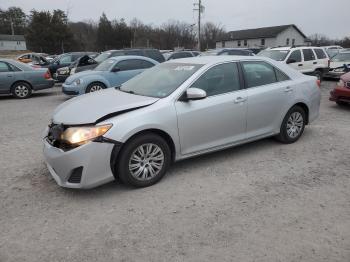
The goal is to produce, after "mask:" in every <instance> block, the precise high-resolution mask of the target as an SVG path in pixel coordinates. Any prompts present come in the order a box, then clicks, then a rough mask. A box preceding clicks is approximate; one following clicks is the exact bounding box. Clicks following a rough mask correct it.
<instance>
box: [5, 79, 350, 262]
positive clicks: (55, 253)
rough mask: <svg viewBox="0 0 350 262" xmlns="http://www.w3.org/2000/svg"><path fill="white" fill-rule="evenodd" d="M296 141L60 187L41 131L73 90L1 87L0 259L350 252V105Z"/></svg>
mask: <svg viewBox="0 0 350 262" xmlns="http://www.w3.org/2000/svg"><path fill="white" fill-rule="evenodd" d="M334 85H335V82H324V83H323V86H322V92H323V100H322V107H321V116H320V118H319V119H318V120H317V121H316V122H315V123H313V124H312V125H311V126H308V127H307V129H306V131H305V133H304V136H303V137H302V138H301V140H299V142H297V143H295V144H292V145H282V144H279V143H277V142H275V141H274V140H273V139H265V140H262V141H259V142H254V143H251V144H248V145H244V146H240V147H237V148H233V149H229V150H225V151H223V152H219V153H215V154H210V155H206V156H201V157H198V158H195V159H191V160H186V161H183V162H180V163H177V164H176V165H174V166H173V167H172V168H171V170H170V172H169V173H168V175H167V176H166V177H164V179H163V180H162V181H161V182H160V183H159V184H157V185H155V186H153V187H149V188H145V189H137V190H136V189H132V188H127V187H125V186H122V185H118V184H116V183H110V184H108V185H105V186H102V187H99V188H97V189H94V190H89V191H76V190H67V189H63V188H60V187H58V186H57V185H56V183H55V182H54V180H53V179H52V178H51V177H50V176H49V173H48V171H47V169H46V167H45V165H44V163H43V157H42V152H41V148H42V143H41V140H40V137H41V133H42V131H43V129H44V127H45V126H46V124H47V123H48V121H49V119H50V115H51V114H52V112H53V110H54V108H55V107H56V106H57V105H59V104H60V103H62V102H63V101H65V100H66V99H67V98H66V97H65V96H63V95H62V94H61V93H60V90H59V88H54V89H52V90H49V91H43V92H41V93H37V94H35V95H34V96H33V97H32V98H31V99H28V100H23V101H20V100H15V99H13V98H10V97H0V123H1V125H0V147H1V157H0V179H1V183H0V200H1V201H0V261H1V262H5V261H6V262H8V261H14V262H18V261H35V262H38V261H50V262H54V261H70V262H71V261H243V262H244V261H259V262H261V261H262V262H265V261H266V262H274V261H315V262H321V261H326V262H336V261H342V262H349V261H350V151H349V148H350V139H349V133H350V107H347V108H340V107H338V106H337V105H336V104H334V103H331V102H329V101H328V93H329V90H330V89H331V88H332V87H333V86H334Z"/></svg>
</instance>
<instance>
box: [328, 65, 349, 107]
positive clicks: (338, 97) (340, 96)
mask: <svg viewBox="0 0 350 262" xmlns="http://www.w3.org/2000/svg"><path fill="white" fill-rule="evenodd" d="M329 100H331V101H335V102H336V103H337V104H338V105H345V104H350V72H349V73H346V74H344V75H342V76H341V77H340V81H339V82H338V84H337V86H336V87H335V88H334V89H333V91H331V97H330V98H329Z"/></svg>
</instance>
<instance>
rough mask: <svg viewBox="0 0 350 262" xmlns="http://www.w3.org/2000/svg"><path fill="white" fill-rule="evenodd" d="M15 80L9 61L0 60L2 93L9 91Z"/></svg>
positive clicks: (0, 89)
mask: <svg viewBox="0 0 350 262" xmlns="http://www.w3.org/2000/svg"><path fill="white" fill-rule="evenodd" d="M14 81H15V80H14V73H13V71H12V69H11V68H10V66H9V65H8V63H6V62H2V61H0V93H8V92H9V91H10V88H11V85H12V83H13V82H14Z"/></svg>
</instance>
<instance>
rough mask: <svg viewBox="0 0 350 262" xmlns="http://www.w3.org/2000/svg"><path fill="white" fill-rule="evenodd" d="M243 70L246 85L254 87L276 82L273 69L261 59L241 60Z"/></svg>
mask: <svg viewBox="0 0 350 262" xmlns="http://www.w3.org/2000/svg"><path fill="white" fill-rule="evenodd" d="M242 65H243V71H244V76H245V80H246V83H247V87H248V88H251V87H256V86H262V85H268V84H272V83H276V82H277V79H276V74H275V69H274V67H273V66H272V65H269V64H268V63H265V62H262V61H254V62H243V63H242Z"/></svg>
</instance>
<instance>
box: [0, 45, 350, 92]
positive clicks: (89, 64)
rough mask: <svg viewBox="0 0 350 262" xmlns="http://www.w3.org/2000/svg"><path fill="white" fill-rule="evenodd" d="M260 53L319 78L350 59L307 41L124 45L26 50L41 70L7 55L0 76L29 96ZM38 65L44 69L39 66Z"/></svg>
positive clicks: (91, 88)
mask: <svg viewBox="0 0 350 262" xmlns="http://www.w3.org/2000/svg"><path fill="white" fill-rule="evenodd" d="M329 50H337V53H336V54H335V55H334V56H333V57H332V58H330V57H329V55H328V52H329ZM327 51H328V52H327ZM256 53H257V55H258V56H265V57H269V58H271V59H274V60H276V61H279V62H283V63H285V64H288V65H289V66H290V67H292V68H294V69H296V70H298V71H300V72H302V73H304V74H309V75H315V76H317V78H318V79H319V80H322V78H323V77H334V78H339V77H340V76H341V75H343V74H344V73H345V71H346V69H345V67H344V64H350V50H346V49H340V48H339V47H329V48H328V49H326V48H321V47H307V46H302V47H278V48H271V49H265V50H262V51H260V52H259V50H257V49H254V50H250V49H246V48H223V49H214V50H208V51H206V52H203V53H200V52H197V51H193V50H182V51H176V52H171V51H164V52H161V51H159V50H156V49H123V50H109V51H105V52H102V53H96V52H72V53H66V54H62V55H60V56H56V57H49V58H48V56H47V55H45V54H24V55H22V56H20V57H18V59H17V60H18V61H21V62H23V63H27V64H28V65H30V66H31V67H34V68H35V70H36V71H35V72H34V71H33V70H32V69H30V68H29V67H25V65H24V64H22V63H19V64H18V62H17V64H15V63H14V62H15V61H13V62H12V61H11V60H7V61H3V63H2V68H0V70H1V71H3V72H4V73H5V74H1V72H0V78H1V75H2V78H4V76H6V81H5V80H4V81H2V83H1V84H0V93H12V94H13V95H14V96H16V97H18V98H27V97H29V96H30V95H31V93H32V91H36V90H41V89H44V88H50V87H52V86H53V84H54V82H53V80H52V79H51V78H53V79H54V80H55V81H59V82H63V88H62V90H63V92H64V93H65V94H67V95H81V94H85V93H90V92H95V91H99V90H101V89H105V88H109V87H115V86H120V85H121V84H123V83H124V82H126V81H127V80H129V79H131V78H133V77H134V76H136V75H137V74H139V73H141V72H142V71H144V70H145V69H147V68H151V67H153V66H155V65H157V64H158V63H162V62H164V61H170V60H174V59H180V58H190V57H195V56H223V55H238V56H255V55H256ZM0 66H1V64H0ZM38 67H40V68H44V69H41V70H37V68H38ZM24 68H25V69H24ZM45 69H46V70H45ZM31 71H33V72H31ZM20 72H22V73H20ZM21 75H23V77H22V78H21ZM34 80H35V81H34ZM19 90H21V91H19Z"/></svg>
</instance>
